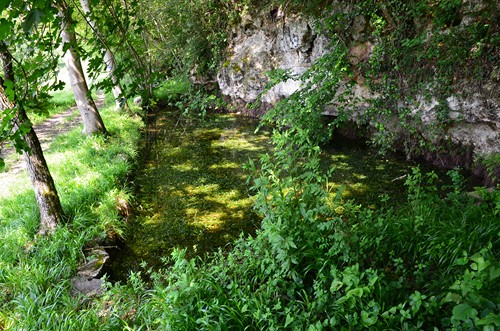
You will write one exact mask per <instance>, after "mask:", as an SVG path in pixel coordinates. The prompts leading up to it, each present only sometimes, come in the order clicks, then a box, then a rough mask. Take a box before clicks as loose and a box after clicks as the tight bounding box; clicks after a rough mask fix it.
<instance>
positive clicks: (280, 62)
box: [217, 10, 328, 107]
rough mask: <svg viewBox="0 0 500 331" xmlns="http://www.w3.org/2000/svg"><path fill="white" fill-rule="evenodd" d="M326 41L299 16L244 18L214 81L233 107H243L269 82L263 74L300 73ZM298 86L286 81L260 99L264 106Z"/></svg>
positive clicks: (276, 13) (317, 56)
mask: <svg viewBox="0 0 500 331" xmlns="http://www.w3.org/2000/svg"><path fill="white" fill-rule="evenodd" d="M327 44H328V40H327V39H326V38H325V37H323V36H319V35H317V34H316V33H315V32H314V29H313V28H312V25H311V23H309V22H308V21H307V20H305V19H304V18H302V17H300V16H298V15H290V14H288V15H285V14H284V13H283V12H282V11H280V10H275V11H273V12H271V13H269V14H268V15H267V16H265V15H263V16H262V17H250V16H249V15H246V16H245V17H243V22H242V23H241V25H240V26H239V27H238V28H235V29H234V30H233V32H232V38H231V40H230V41H229V47H228V53H229V54H230V56H229V57H228V59H227V61H226V62H225V63H224V64H223V65H222V68H221V70H220V72H219V74H218V76H217V81H218V84H219V88H220V90H221V92H222V94H224V95H226V96H228V97H229V98H230V99H231V101H232V102H233V104H235V105H237V106H239V107H242V106H243V107H244V106H246V105H247V104H248V103H252V102H255V101H256V100H257V99H258V98H259V96H260V94H261V93H262V91H263V90H264V88H265V85H266V83H267V82H268V80H269V79H268V76H267V74H266V72H268V71H271V70H274V69H289V70H290V71H291V73H292V74H302V73H303V72H304V71H305V70H307V69H308V68H309V67H310V66H311V64H312V63H313V62H314V61H315V60H316V59H317V58H319V57H320V56H321V55H322V54H324V52H325V46H326V45H327ZM299 87H300V81H297V80H292V79H290V80H288V81H286V82H284V83H280V84H278V85H276V86H274V87H273V88H272V89H271V90H270V91H268V92H267V93H266V94H265V95H263V96H262V101H263V102H264V103H265V104H272V103H274V102H276V101H278V100H279V99H281V98H283V97H287V96H289V95H290V94H292V93H293V92H295V91H296V90H297V89H298V88H299Z"/></svg>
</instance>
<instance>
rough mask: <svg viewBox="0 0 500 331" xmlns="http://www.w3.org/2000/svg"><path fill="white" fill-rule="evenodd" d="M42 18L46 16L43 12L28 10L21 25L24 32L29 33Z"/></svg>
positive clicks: (35, 9)
mask: <svg viewBox="0 0 500 331" xmlns="http://www.w3.org/2000/svg"><path fill="white" fill-rule="evenodd" d="M44 16H46V14H45V12H44V11H43V10H40V9H38V8H34V9H32V10H30V12H29V13H28V15H26V18H25V19H24V22H23V23H22V27H23V30H24V32H30V31H31V29H33V25H35V26H36V25H37V24H38V23H40V22H41V21H42V18H43V17H44Z"/></svg>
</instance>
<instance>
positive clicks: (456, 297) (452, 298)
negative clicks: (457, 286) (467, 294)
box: [443, 292, 462, 303]
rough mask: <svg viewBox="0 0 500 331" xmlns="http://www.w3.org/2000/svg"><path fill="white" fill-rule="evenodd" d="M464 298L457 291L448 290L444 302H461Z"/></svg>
mask: <svg viewBox="0 0 500 331" xmlns="http://www.w3.org/2000/svg"><path fill="white" fill-rule="evenodd" d="M461 300H462V296H461V295H460V294H457V293H453V292H448V294H447V295H446V297H445V298H444V299H443V302H457V303H458V302H460V301H461Z"/></svg>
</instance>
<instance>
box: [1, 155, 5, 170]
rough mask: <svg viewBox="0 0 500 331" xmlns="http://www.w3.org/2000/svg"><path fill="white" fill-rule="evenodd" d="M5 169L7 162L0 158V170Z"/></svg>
mask: <svg viewBox="0 0 500 331" xmlns="http://www.w3.org/2000/svg"><path fill="white" fill-rule="evenodd" d="M3 168H5V161H4V159H2V158H1V157H0V170H2V169H3Z"/></svg>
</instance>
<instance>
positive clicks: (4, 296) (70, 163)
mask: <svg viewBox="0 0 500 331" xmlns="http://www.w3.org/2000/svg"><path fill="white" fill-rule="evenodd" d="M112 108H113V107H108V108H107V109H103V110H102V111H101V114H102V116H103V119H104V121H105V123H106V125H107V128H108V130H109V132H110V135H109V137H107V138H105V137H103V136H94V137H85V136H82V135H81V127H77V128H75V129H74V130H72V131H70V132H69V133H68V134H65V135H61V136H59V137H57V138H56V140H55V141H54V142H53V143H52V144H51V146H50V149H49V151H48V152H47V153H46V155H45V157H46V159H47V162H48V165H49V168H50V170H51V173H52V175H53V177H54V181H55V183H56V187H57V190H58V192H59V195H60V198H61V202H62V205H63V208H64V211H65V213H66V221H67V223H66V224H61V225H60V226H59V227H58V229H57V230H56V232H55V233H54V235H52V236H51V237H50V238H42V237H39V236H38V235H36V231H37V229H38V209H37V205H36V201H35V198H34V194H33V192H32V189H31V187H30V181H29V180H28V178H27V174H26V171H21V172H19V173H16V174H12V173H9V174H5V175H8V177H7V176H6V177H0V180H1V181H2V182H1V185H0V187H1V188H2V192H3V193H2V195H1V196H0V270H1V271H0V288H1V289H2V290H0V329H2V328H3V327H7V328H9V327H10V326H16V328H18V329H26V330H42V329H60V330H73V329H87V330H91V329H94V330H95V329H97V328H98V326H97V324H96V323H97V320H98V319H97V318H96V317H95V316H94V317H92V314H93V313H82V314H83V315H85V314H88V315H89V316H90V317H89V318H87V319H85V318H83V319H82V318H81V317H77V316H76V312H77V307H78V306H79V305H80V304H81V302H80V301H79V299H78V298H73V297H72V296H71V285H70V279H71V277H72V276H73V275H74V274H75V269H76V265H77V263H79V261H81V260H82V258H83V251H82V248H83V246H84V245H85V244H86V243H87V242H89V241H91V240H94V239H99V238H104V237H106V232H107V231H108V230H113V231H116V232H119V231H120V228H122V227H123V225H122V224H123V221H122V220H121V219H120V217H119V215H118V212H117V203H118V201H121V200H120V199H122V200H123V199H124V200H128V199H129V193H128V189H127V188H126V187H125V186H124V181H125V178H126V175H127V174H128V173H129V172H130V170H131V168H132V162H133V160H134V159H135V151H136V147H137V141H138V137H139V131H138V128H139V127H140V126H141V123H142V122H141V120H140V118H138V117H129V116H128V115H124V114H119V113H117V112H114V111H113V110H112ZM2 175H3V174H2ZM83 315H82V316H83ZM83 325H86V326H85V327H83Z"/></svg>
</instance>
